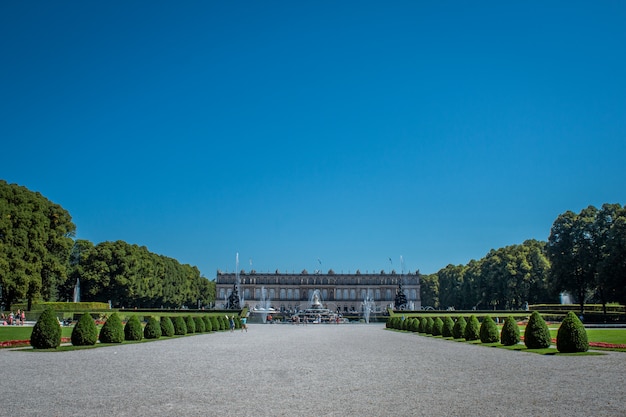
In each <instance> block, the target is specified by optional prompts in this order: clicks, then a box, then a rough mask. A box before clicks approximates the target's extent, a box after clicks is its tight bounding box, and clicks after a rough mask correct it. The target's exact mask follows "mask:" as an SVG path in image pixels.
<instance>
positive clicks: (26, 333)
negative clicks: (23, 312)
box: [0, 326, 74, 342]
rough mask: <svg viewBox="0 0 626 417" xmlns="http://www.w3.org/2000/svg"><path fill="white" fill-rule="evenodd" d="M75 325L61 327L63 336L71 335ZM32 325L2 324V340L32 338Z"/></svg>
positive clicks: (0, 329) (0, 333)
mask: <svg viewBox="0 0 626 417" xmlns="http://www.w3.org/2000/svg"><path fill="white" fill-rule="evenodd" d="M72 330H74V328H73V327H61V337H71V336H72ZM32 332H33V328H32V326H0V342H6V341H9V340H30V334H31V333H32Z"/></svg>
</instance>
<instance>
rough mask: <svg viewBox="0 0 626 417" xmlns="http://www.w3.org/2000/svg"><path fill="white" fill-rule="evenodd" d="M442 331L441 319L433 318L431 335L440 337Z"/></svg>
mask: <svg viewBox="0 0 626 417" xmlns="http://www.w3.org/2000/svg"><path fill="white" fill-rule="evenodd" d="M442 330H443V320H441V318H439V317H435V318H434V320H433V329H432V335H433V336H441V332H442Z"/></svg>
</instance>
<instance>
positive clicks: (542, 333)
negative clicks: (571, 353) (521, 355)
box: [524, 311, 552, 349]
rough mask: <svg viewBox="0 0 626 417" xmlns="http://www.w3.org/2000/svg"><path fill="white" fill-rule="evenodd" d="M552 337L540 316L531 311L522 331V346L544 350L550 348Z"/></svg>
mask: <svg viewBox="0 0 626 417" xmlns="http://www.w3.org/2000/svg"><path fill="white" fill-rule="evenodd" d="M551 343H552V337H551V336H550V329H548V325H547V324H546V322H545V320H544V319H543V317H541V314H539V313H538V312H536V311H533V312H532V314H531V315H530V319H528V324H526V330H525V331H524V344H525V345H526V347H527V348H528V349H544V348H548V347H550V344H551Z"/></svg>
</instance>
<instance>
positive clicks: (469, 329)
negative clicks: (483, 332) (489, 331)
mask: <svg viewBox="0 0 626 417" xmlns="http://www.w3.org/2000/svg"><path fill="white" fill-rule="evenodd" d="M463 337H464V338H465V340H478V339H480V323H479V322H478V319H477V318H476V316H475V315H473V314H472V315H471V316H470V318H469V320H468V321H467V325H466V326H465V332H463Z"/></svg>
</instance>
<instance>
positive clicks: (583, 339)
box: [556, 311, 589, 353]
mask: <svg viewBox="0 0 626 417" xmlns="http://www.w3.org/2000/svg"><path fill="white" fill-rule="evenodd" d="M556 348H557V350H558V351H559V352H562V353H576V352H586V351H588V350H589V340H588V339H587V330H585V326H583V324H582V322H581V321H580V320H579V319H578V317H576V314H575V313H574V312H573V311H570V312H569V313H567V316H566V317H565V319H563V322H562V323H561V326H559V331H558V332H557V336H556Z"/></svg>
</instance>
